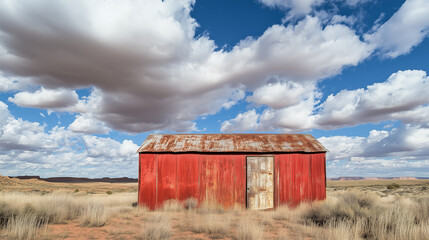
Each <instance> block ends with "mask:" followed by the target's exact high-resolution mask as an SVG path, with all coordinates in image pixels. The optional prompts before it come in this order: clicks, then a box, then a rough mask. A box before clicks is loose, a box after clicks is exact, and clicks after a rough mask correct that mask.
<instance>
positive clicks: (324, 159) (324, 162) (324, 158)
mask: <svg viewBox="0 0 429 240" xmlns="http://www.w3.org/2000/svg"><path fill="white" fill-rule="evenodd" d="M323 168H324V169H325V196H326V187H327V182H326V153H324V154H323Z"/></svg>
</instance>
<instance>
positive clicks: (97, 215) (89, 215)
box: [81, 202, 108, 227]
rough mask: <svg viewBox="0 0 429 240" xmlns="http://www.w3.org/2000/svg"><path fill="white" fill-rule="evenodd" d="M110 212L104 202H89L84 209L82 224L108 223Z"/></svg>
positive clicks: (99, 224)
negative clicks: (108, 212)
mask: <svg viewBox="0 0 429 240" xmlns="http://www.w3.org/2000/svg"><path fill="white" fill-rule="evenodd" d="M107 218H108V214H107V211H106V207H105V206H104V204H102V203H98V202H88V203H87V204H86V206H85V208H84V209H83V213H82V217H81V225H82V226H85V227H101V226H104V225H105V224H106V221H107Z"/></svg>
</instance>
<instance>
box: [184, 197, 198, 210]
mask: <svg viewBox="0 0 429 240" xmlns="http://www.w3.org/2000/svg"><path fill="white" fill-rule="evenodd" d="M183 205H184V207H185V209H186V210H193V209H195V208H197V205H198V200H197V199H195V198H193V197H190V198H188V199H186V200H185V201H184V202H183Z"/></svg>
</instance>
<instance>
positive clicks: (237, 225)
mask: <svg viewBox="0 0 429 240" xmlns="http://www.w3.org/2000/svg"><path fill="white" fill-rule="evenodd" d="M368 188H369V189H368ZM136 199H137V194H136V193H113V194H107V193H105V194H87V193H82V192H79V191H74V189H73V190H71V191H69V192H52V193H45V194H42V193H23V192H0V239H236V240H248V239H322V240H331V239H332V240H335V239H341V240H343V239H345V240H346V239H351V240H355V239H374V240H375V239H381V240H383V239H404V240H405V239H407V240H413V239H415V240H417V239H418V240H420V239H429V192H428V190H427V187H426V185H425V186H417V185H413V186H411V187H407V186H402V185H401V184H397V186H396V185H395V187H389V184H385V185H377V186H376V187H374V186H365V187H359V188H354V187H350V186H347V188H339V187H336V188H335V189H333V188H330V189H329V191H328V197H327V199H326V200H325V201H321V202H316V203H311V204H310V203H303V204H301V205H300V206H297V207H295V208H289V207H287V206H281V207H279V208H278V209H276V210H273V211H247V210H245V209H242V208H240V207H239V206H235V207H233V208H231V209H224V208H222V207H221V206H219V205H217V204H215V203H213V202H204V203H202V204H200V205H198V203H197V201H196V200H195V199H192V198H191V199H187V200H186V201H183V202H179V201H175V200H170V201H167V202H166V203H165V204H164V207H163V208H162V209H159V210H157V211H149V210H148V209H147V208H144V207H132V205H133V203H135V202H136Z"/></svg>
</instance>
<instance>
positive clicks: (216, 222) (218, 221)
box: [192, 214, 231, 237]
mask: <svg viewBox="0 0 429 240" xmlns="http://www.w3.org/2000/svg"><path fill="white" fill-rule="evenodd" d="M230 224H231V218H230V217H229V216H228V215H226V216H224V215H215V214H207V215H203V216H202V219H201V218H195V220H194V224H193V226H192V231H193V232H195V233H206V234H213V235H217V236H219V235H220V236H221V237H224V236H226V235H227V234H228V232H229V229H230Z"/></svg>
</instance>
